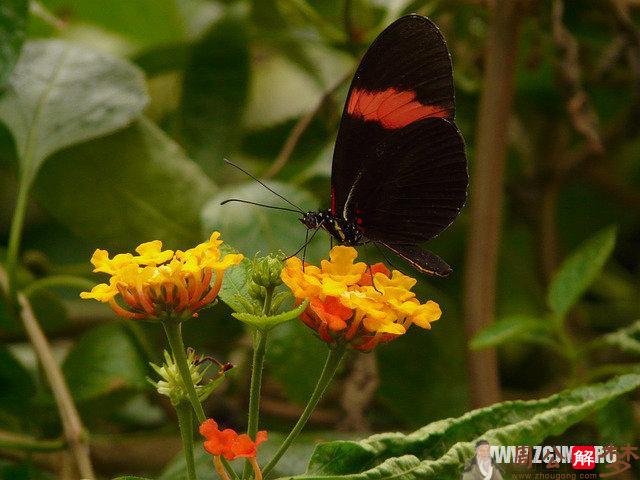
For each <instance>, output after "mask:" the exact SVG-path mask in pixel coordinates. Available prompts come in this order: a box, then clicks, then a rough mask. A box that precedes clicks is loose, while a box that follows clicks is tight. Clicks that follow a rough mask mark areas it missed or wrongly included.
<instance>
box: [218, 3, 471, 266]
mask: <svg viewBox="0 0 640 480" xmlns="http://www.w3.org/2000/svg"><path fill="white" fill-rule="evenodd" d="M454 114H455V102H454V88H453V74H452V66H451V56H450V55H449V50H448V49H447V45H446V43H445V40H444V37H443V36H442V34H441V33H440V30H439V29H438V27H437V26H436V25H435V24H434V23H433V22H432V21H431V20H429V19H428V18H426V17H423V16H420V15H415V14H412V15H407V16H404V17H401V18H400V19H398V20H396V21H395V22H394V23H392V24H391V25H389V26H388V27H387V28H386V29H385V30H384V31H383V32H382V33H381V34H380V35H379V36H378V37H377V38H376V40H375V41H374V42H373V43H372V44H371V46H370V47H369V49H368V50H367V52H366V53H365V55H364V57H363V58H362V60H361V62H360V65H359V66H358V69H357V70H356V73H355V76H354V78H353V81H352V83H351V87H350V88H349V93H348V95H347V100H346V104H345V107H344V111H343V114H342V119H341V122H340V127H339V130H338V136H337V140H336V145H335V150H334V154H333V164H332V170H331V208H330V209H328V210H320V211H317V212H303V211H301V210H300V209H299V207H297V206H295V205H293V204H291V202H289V201H288V200H287V199H285V198H284V197H282V196H281V195H279V194H278V193H276V192H274V191H273V190H271V189H270V188H269V187H267V186H266V185H264V184H263V183H262V182H260V183H261V184H262V185H263V186H265V187H266V188H268V189H269V190H270V191H272V192H273V193H275V194H276V195H278V196H279V197H280V198H283V199H284V200H285V201H287V202H288V203H289V204H291V205H293V206H294V207H296V209H297V211H298V212H300V213H302V218H300V221H301V222H302V223H303V224H304V225H305V226H306V227H307V229H308V230H307V240H306V241H305V244H304V245H303V246H306V244H307V243H308V242H309V241H310V240H309V238H308V234H309V231H310V230H314V234H315V232H317V231H318V230H319V229H324V230H326V231H327V232H328V233H329V234H330V235H331V236H332V237H333V238H335V239H336V240H337V242H338V243H340V244H343V245H349V246H359V245H364V244H367V243H374V244H376V245H381V246H383V247H386V248H387V249H389V250H391V251H392V252H394V253H395V254H396V255H398V256H399V257H401V258H403V259H404V260H405V261H407V262H408V263H409V264H411V265H412V266H413V267H414V268H416V269H417V270H418V271H421V272H423V273H427V274H431V275H436V276H442V277H445V276H447V275H448V274H449V273H451V271H452V270H451V267H449V265H448V264H447V263H446V262H445V261H444V260H442V259H441V258H440V257H438V256H437V255H436V254H434V253H431V252H429V251H428V250H424V249H422V248H421V247H420V246H419V244H420V243H422V242H425V241H427V240H430V239H432V238H434V237H435V236H437V235H438V234H439V233H440V232H442V231H443V230H444V229H446V228H447V227H448V226H449V225H450V224H451V223H452V222H453V220H454V219H455V218H456V217H457V216H458V215H459V213H460V210H461V209H462V207H463V206H464V203H465V201H466V198H467V186H468V183H469V178H468V174H467V160H466V156H465V147H464V140H463V138H462V135H461V134H460V132H459V130H458V128H457V127H456V125H455V123H454ZM229 163H230V162H229ZM232 165H233V164H232ZM234 166H235V165H234ZM238 168H239V167H238ZM241 170H242V169H241ZM243 171H244V170H243ZM245 173H248V172H245ZM249 175H250V174H249ZM252 178H255V177H253V176H252ZM256 180H257V179H256ZM258 181H259V180H258ZM228 201H239V200H237V199H231V200H227V201H225V202H223V203H226V202H228ZM247 203H251V202H247ZM262 206H267V205H262ZM270 208H276V207H270ZM281 209H282V208H281ZM284 210H286V209H284ZM312 238H313V236H312Z"/></svg>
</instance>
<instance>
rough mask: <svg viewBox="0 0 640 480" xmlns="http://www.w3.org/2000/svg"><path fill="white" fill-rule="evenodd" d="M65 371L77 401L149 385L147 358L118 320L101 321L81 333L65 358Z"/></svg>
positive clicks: (143, 387) (141, 388) (140, 388)
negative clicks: (142, 354)
mask: <svg viewBox="0 0 640 480" xmlns="http://www.w3.org/2000/svg"><path fill="white" fill-rule="evenodd" d="M63 372H64V375H65V377H66V379H67V383H68V384H69V389H70V390H71V392H72V394H73V396H74V398H75V399H76V401H77V402H85V401H88V400H94V399H97V398H98V397H102V396H105V395H108V394H110V393H112V392H115V391H118V390H125V389H126V390H134V391H140V390H143V389H146V388H147V386H148V384H147V381H146V374H147V370H146V367H145V363H144V360H143V358H142V357H141V355H140V352H139V351H138V349H137V348H136V346H135V344H134V342H133V340H132V339H131V337H130V336H129V335H128V334H127V332H126V330H125V329H124V328H123V327H122V326H121V325H118V324H111V325H102V326H100V327H97V328H94V329H93V330H91V331H89V332H87V333H86V334H84V335H83V336H82V337H80V339H79V340H78V341H77V343H76V344H75V345H74V347H73V349H72V350H71V352H69V355H68V356H67V358H66V359H65V361H64V364H63Z"/></svg>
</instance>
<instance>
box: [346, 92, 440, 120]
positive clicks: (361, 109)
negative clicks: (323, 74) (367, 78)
mask: <svg viewBox="0 0 640 480" xmlns="http://www.w3.org/2000/svg"><path fill="white" fill-rule="evenodd" d="M347 113H348V114H350V115H353V116H354V117H360V118H362V119H364V120H370V121H375V122H380V123H381V124H382V126H383V127H384V128H390V129H395V128H402V127H406V126H407V125H409V124H411V123H413V122H415V121H417V120H422V119H424V118H429V117H438V118H447V117H449V116H450V112H449V111H448V110H447V109H446V108H445V107H441V106H438V105H424V104H422V103H420V101H419V100H418V99H417V98H416V93H415V92H414V91H412V90H405V91H400V90H396V89H395V88H393V87H391V88H388V89H386V90H383V91H380V92H370V91H367V90H364V89H358V88H356V89H354V90H353V91H352V92H351V96H350V97H349V103H348V104H347Z"/></svg>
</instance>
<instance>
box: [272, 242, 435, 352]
mask: <svg viewBox="0 0 640 480" xmlns="http://www.w3.org/2000/svg"><path fill="white" fill-rule="evenodd" d="M356 257H357V252H356V250H355V249H354V248H352V247H346V246H337V247H334V248H332V249H331V252H330V253H329V258H330V259H329V260H322V262H321V263H320V267H316V266H313V265H304V266H303V265H302V262H301V261H300V260H299V259H298V258H295V257H293V258H289V259H287V260H286V262H285V266H284V269H283V270H282V276H281V277H282V281H283V282H284V283H285V284H286V285H287V286H288V287H289V288H290V289H291V291H292V292H293V295H294V296H295V297H296V302H297V303H298V304H300V303H302V301H303V300H305V299H307V300H309V306H308V307H307V309H306V310H305V311H304V313H303V314H302V315H301V316H300V318H301V319H302V321H303V322H304V323H305V324H307V325H308V326H309V327H310V328H312V329H313V330H315V331H316V332H317V333H318V335H319V337H320V338H321V339H322V340H323V341H325V342H327V343H330V344H336V343H340V342H346V343H348V344H349V345H350V346H351V347H352V348H354V349H357V350H363V351H369V350H372V349H373V348H375V346H376V345H378V344H379V343H384V342H388V341H391V340H393V339H395V338H397V337H398V336H400V335H403V334H404V333H406V332H407V330H408V329H409V327H410V326H411V325H413V324H415V325H417V326H419V327H421V328H426V329H429V328H431V325H430V324H431V322H434V321H436V320H438V319H439V318H440V315H441V314H442V312H441V310H440V306H439V305H438V304H437V303H436V302H433V301H431V300H429V301H427V302H425V303H420V301H419V300H418V299H417V298H415V297H416V296H415V293H413V292H412V291H411V289H412V288H413V287H414V286H415V284H416V282H417V281H416V279H414V278H411V277H409V276H407V275H404V274H403V273H401V272H399V271H397V270H394V271H393V272H390V271H389V269H387V267H385V266H384V264H382V263H377V264H375V265H372V266H371V267H369V268H367V266H366V265H365V264H364V263H362V262H355V259H356Z"/></svg>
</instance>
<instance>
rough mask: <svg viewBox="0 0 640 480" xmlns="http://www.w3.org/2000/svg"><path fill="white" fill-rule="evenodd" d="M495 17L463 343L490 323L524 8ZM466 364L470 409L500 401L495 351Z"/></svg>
mask: <svg viewBox="0 0 640 480" xmlns="http://www.w3.org/2000/svg"><path fill="white" fill-rule="evenodd" d="M493 13H494V18H493V22H492V26H491V32H490V34H489V39H488V42H489V43H488V48H487V53H486V60H485V62H486V63H485V64H486V67H485V76H484V84H483V87H482V94H481V99H480V111H479V116H478V126H477V146H476V158H475V161H474V171H473V175H472V182H471V195H470V210H471V212H470V213H471V224H470V230H469V241H468V245H467V256H466V271H465V279H464V309H465V333H466V337H467V340H471V339H472V338H473V337H474V336H475V335H476V333H478V331H479V330H481V329H482V328H484V327H486V326H487V325H489V324H490V323H491V322H493V319H494V310H495V297H496V263H497V258H498V246H499V242H500V224H501V215H502V202H503V197H504V192H503V188H504V185H503V177H504V165H505V160H506V156H507V126H508V122H509V117H510V113H511V105H512V100H513V91H514V82H515V80H514V77H515V69H516V55H517V50H518V40H519V31H520V24H521V22H522V17H523V14H522V5H521V3H520V2H518V1H515V0H499V1H497V2H496V8H495V9H494V11H493ZM467 363H468V372H469V386H470V395H471V402H472V404H473V406H474V407H478V406H483V405H489V404H491V403H494V402H497V401H499V400H500V397H501V395H500V385H499V380H498V365H497V364H498V362H497V358H496V352H495V350H493V349H490V350H484V351H479V352H476V351H471V350H468V351H467Z"/></svg>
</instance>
